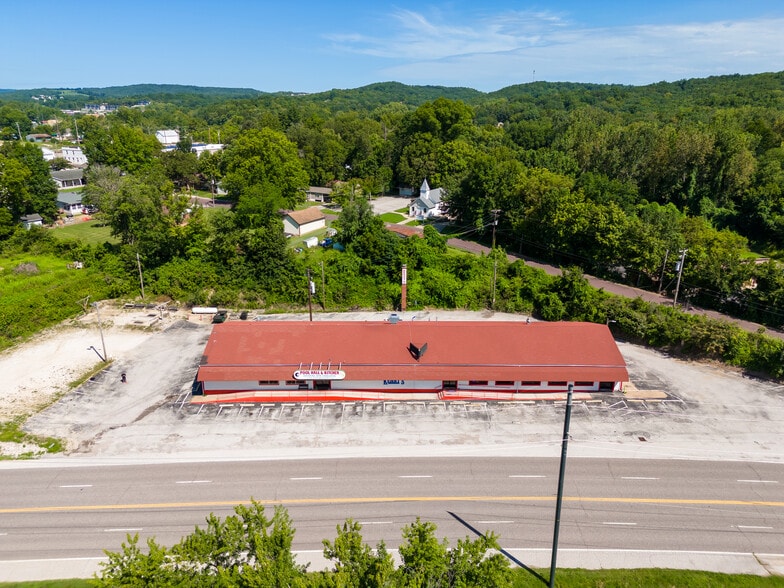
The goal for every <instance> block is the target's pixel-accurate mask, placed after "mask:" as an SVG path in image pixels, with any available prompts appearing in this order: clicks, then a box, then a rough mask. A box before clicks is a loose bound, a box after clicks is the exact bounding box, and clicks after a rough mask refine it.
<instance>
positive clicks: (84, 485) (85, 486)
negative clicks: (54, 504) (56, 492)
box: [60, 484, 93, 488]
mask: <svg viewBox="0 0 784 588" xmlns="http://www.w3.org/2000/svg"><path fill="white" fill-rule="evenodd" d="M92 487H93V485H92V484H64V485H62V486H60V488H92Z"/></svg>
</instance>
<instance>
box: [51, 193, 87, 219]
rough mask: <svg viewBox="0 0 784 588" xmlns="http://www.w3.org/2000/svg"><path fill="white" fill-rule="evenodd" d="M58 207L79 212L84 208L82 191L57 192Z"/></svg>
mask: <svg viewBox="0 0 784 588" xmlns="http://www.w3.org/2000/svg"><path fill="white" fill-rule="evenodd" d="M57 208H59V209H60V210H62V211H64V212H66V213H71V214H79V213H81V212H82V211H83V210H84V204H82V193H81V192H58V193H57Z"/></svg>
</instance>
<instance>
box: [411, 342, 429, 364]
mask: <svg viewBox="0 0 784 588" xmlns="http://www.w3.org/2000/svg"><path fill="white" fill-rule="evenodd" d="M425 351H427V343H425V344H424V345H422V347H417V346H416V345H414V344H413V343H409V344H408V352H409V353H410V354H411V357H413V358H414V359H416V360H417V361H419V360H420V359H422V356H423V355H424V354H425Z"/></svg>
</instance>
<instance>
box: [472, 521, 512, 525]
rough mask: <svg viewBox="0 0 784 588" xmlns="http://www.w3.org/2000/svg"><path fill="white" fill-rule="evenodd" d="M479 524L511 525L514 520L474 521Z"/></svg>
mask: <svg viewBox="0 0 784 588" xmlns="http://www.w3.org/2000/svg"><path fill="white" fill-rule="evenodd" d="M474 522H475V523H476V524H477V525H511V524H513V523H514V521H474Z"/></svg>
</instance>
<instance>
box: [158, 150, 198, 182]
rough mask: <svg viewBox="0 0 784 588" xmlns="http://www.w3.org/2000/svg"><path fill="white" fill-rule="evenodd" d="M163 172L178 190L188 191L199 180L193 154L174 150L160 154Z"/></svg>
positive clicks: (195, 159)
mask: <svg viewBox="0 0 784 588" xmlns="http://www.w3.org/2000/svg"><path fill="white" fill-rule="evenodd" d="M161 163H162V164H163V171H164V173H165V174H166V176H167V177H168V178H169V179H170V180H171V181H172V183H173V184H174V185H175V186H176V187H177V188H180V189H186V190H190V189H191V187H192V186H194V185H195V184H196V183H197V182H198V180H199V176H198V173H199V162H198V158H197V157H196V154H195V153H191V152H190V151H187V152H186V151H181V150H180V149H175V150H173V151H169V152H167V153H163V154H161Z"/></svg>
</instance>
